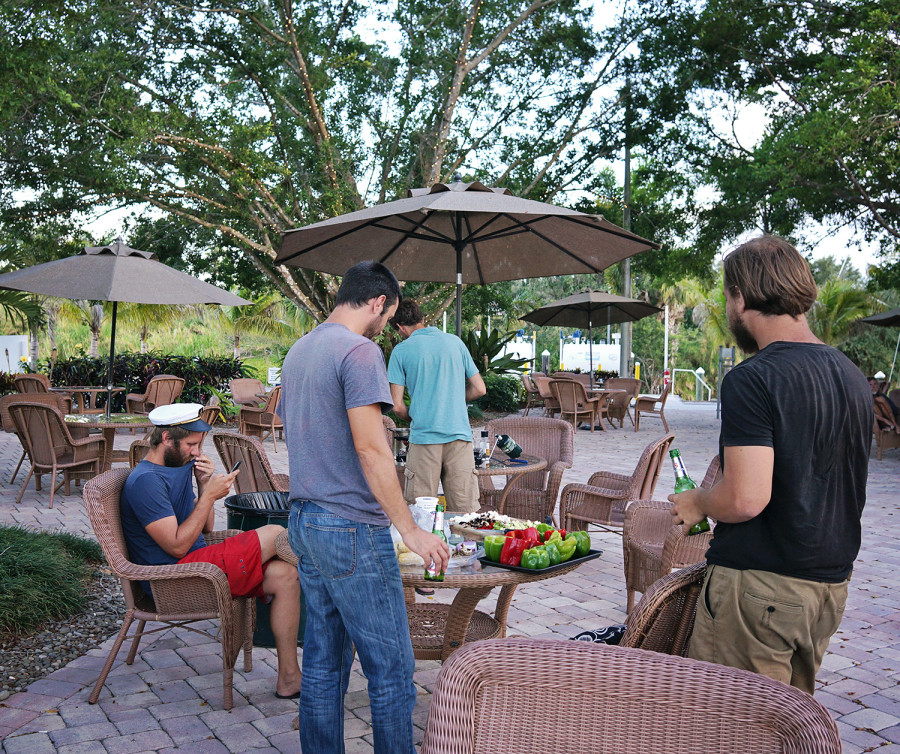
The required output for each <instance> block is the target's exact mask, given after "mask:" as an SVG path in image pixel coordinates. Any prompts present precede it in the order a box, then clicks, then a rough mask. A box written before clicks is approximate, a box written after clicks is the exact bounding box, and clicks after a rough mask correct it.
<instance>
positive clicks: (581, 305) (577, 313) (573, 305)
mask: <svg viewBox="0 0 900 754" xmlns="http://www.w3.org/2000/svg"><path fill="white" fill-rule="evenodd" d="M660 311H662V310H661V309H660V308H659V307H658V306H653V305H652V304H648V303H646V302H644V301H638V300H636V299H633V298H625V296H616V295H615V294H612V293H606V292H605V291H582V292H581V293H576V294H574V295H572V296H567V297H566V298H561V299H559V300H558V301H553V302H552V303H549V304H545V305H544V306H542V307H540V308H539V309H535V310H534V311H533V312H528V314H526V315H525V316H523V317H520V319H523V320H525V321H526V322H533V323H534V324H536V325H541V326H543V325H550V326H553V327H581V328H587V331H588V354H589V356H588V358H589V363H590V367H591V382H593V380H594V348H593V339H592V338H591V327H592V326H593V325H598V324H604V325H617V324H620V323H621V322H635V321H636V320H639V319H643V318H644V317H649V316H650V315H651V314H656V313H657V312H660Z"/></svg>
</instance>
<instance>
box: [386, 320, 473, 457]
mask: <svg viewBox="0 0 900 754" xmlns="http://www.w3.org/2000/svg"><path fill="white" fill-rule="evenodd" d="M476 374H478V368H477V367H476V366H475V362H474V361H473V360H472V355H471V354H470V353H469V349H468V348H466V344H465V343H463V342H462V341H461V340H460V339H459V338H457V337H456V336H455V335H451V334H450V333H445V332H441V331H440V330H438V329H437V328H436V327H423V328H420V329H419V330H414V331H413V333H412V335H410V336H409V337H408V338H407V339H406V340H404V341H403V342H402V343H400V344H399V345H397V346H395V347H394V350H393V351H392V352H391V363H390V364H389V365H388V381H389V382H391V383H392V384H394V385H405V386H406V389H407V390H409V397H410V405H409V416H410V419H411V422H410V430H409V441H410V442H412V443H415V444H416V445H438V444H443V443H447V442H453V441H454V440H468V441H469V442H471V441H472V429H471V427H470V426H469V413H468V410H467V409H466V380H468V379H469V378H470V377H474V376H475V375H476Z"/></svg>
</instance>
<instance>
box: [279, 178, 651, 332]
mask: <svg viewBox="0 0 900 754" xmlns="http://www.w3.org/2000/svg"><path fill="white" fill-rule="evenodd" d="M654 248H659V245H658V244H655V243H653V242H652V241H647V240H646V239H644V238H641V237H640V236H637V235H635V234H633V233H630V232H628V231H627V230H624V229H623V228H620V227H619V226H618V225H614V224H613V223H611V222H609V221H608V220H606V219H604V218H603V217H601V216H599V215H588V214H585V213H583V212H576V211H575V210H573V209H567V208H565V207H557V206H554V205H552V204H545V203H543V202H536V201H532V200H530V199H520V198H519V197H516V196H513V195H512V194H511V193H510V192H509V190H508V189H503V188H488V187H487V186H485V185H483V184H481V183H479V182H477V181H476V182H474V183H463V182H462V180H460V179H459V177H458V176H457V179H456V180H454V182H453V183H447V184H444V183H437V184H435V185H434V186H432V187H431V188H423V189H412V190H410V191H409V192H408V194H407V198H406V199H398V200H397V201H394V202H388V203H386V204H379V205H376V206H374V207H368V208H366V209H361V210H359V211H357V212H350V213H349V214H346V215H340V216H338V217H332V218H330V219H328V220H323V221H322V222H318V223H314V224H313V225H307V226H306V227H304V228H297V229H296V230H289V231H288V232H287V233H285V234H284V238H283V239H282V242H281V249H280V250H279V252H278V256H277V257H276V258H275V261H276V262H278V263H281V264H289V265H294V266H296V267H303V268H305V269H310V270H318V271H319V272H329V273H332V274H334V275H342V274H343V273H344V272H345V271H346V270H347V269H348V268H349V267H351V266H352V265H354V264H356V263H357V262H361V261H364V260H366V259H377V260H378V261H379V262H383V263H384V264H386V265H388V267H390V268H391V270H392V271H393V273H394V274H395V275H396V276H397V277H398V278H399V279H400V280H421V281H428V282H435V283H453V282H455V283H456V332H457V334H459V333H460V329H461V325H462V285H463V283H480V284H482V285H483V284H485V283H496V282H498V281H501V280H519V279H522V278H532V277H552V276H555V275H573V274H585V273H592V272H593V273H596V272H602V271H603V270H605V269H606V268H607V267H609V266H611V265H613V264H615V263H616V262H621V261H622V260H623V259H626V258H628V257H630V256H633V255H634V254H638V253H639V252H642V251H646V250H647V249H654Z"/></svg>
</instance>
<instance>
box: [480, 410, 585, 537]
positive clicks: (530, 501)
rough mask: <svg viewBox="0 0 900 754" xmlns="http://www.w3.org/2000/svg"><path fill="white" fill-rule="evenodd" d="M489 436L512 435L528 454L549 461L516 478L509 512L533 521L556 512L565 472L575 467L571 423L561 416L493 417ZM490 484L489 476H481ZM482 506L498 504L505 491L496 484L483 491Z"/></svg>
mask: <svg viewBox="0 0 900 754" xmlns="http://www.w3.org/2000/svg"><path fill="white" fill-rule="evenodd" d="M485 429H486V430H487V431H488V436H489V437H493V436H494V435H495V434H497V435H503V434H506V435H509V436H510V437H512V438H513V439H514V440H515V441H516V442H517V443H519V445H520V446H521V447H522V450H523V452H525V453H527V454H528V455H533V456H538V457H539V458H544V459H546V461H547V466H546V467H545V468H543V469H541V470H540V471H533V472H531V473H530V474H524V475H523V476H522V477H520V478H519V479H518V480H517V481H516V485H515V487H513V488H512V489H511V490H510V493H509V495H508V497H507V498H506V504H505V507H506V514H507V515H510V516H514V517H517V518H527V519H529V520H531V521H543V520H544V519H545V518H546V517H547V516H552V515H554V509H555V508H556V499H557V496H558V494H559V486H560V483H561V482H562V475H563V472H564V471H565V470H566V469H571V468H572V462H573V459H574V457H575V433H574V431H573V430H572V425H571V424H569V423H568V422H566V421H563V420H562V419H545V418H538V417H531V416H528V417H524V416H520V417H505V418H503V419H494V420H493V421H490V422H488V423H487V425H486V426H485ZM481 480H484V481H486V482H487V484H488V485H490V484H491V482H490V477H487V478H485V477H480V478H479V481H481ZM480 492H481V502H482V505H488V506H490V507H495V501H496V500H498V499H499V497H500V495H501V494H502V490H495V489H494V488H493V486H491V487H490V488H488V487H484V488H482V489H481V490H480Z"/></svg>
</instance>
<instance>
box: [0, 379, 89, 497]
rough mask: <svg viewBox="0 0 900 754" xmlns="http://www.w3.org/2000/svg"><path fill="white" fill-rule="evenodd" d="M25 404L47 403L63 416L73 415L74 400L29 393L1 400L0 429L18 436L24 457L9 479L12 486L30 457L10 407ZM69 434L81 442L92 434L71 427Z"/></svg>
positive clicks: (8, 396)
mask: <svg viewBox="0 0 900 754" xmlns="http://www.w3.org/2000/svg"><path fill="white" fill-rule="evenodd" d="M23 402H24V403H46V404H47V405H48V406H54V407H55V408H58V409H59V412H60V413H61V414H71V413H72V398H71V396H68V395H66V394H65V393H28V394H27V395H26V394H23V393H9V394H8V395H4V396H3V397H2V398H0V428H2V429H3V431H4V432H9V433H10V434H14V435H16V437H17V438H18V439H19V442H20V443H21V444H22V455H21V456H19V462H18V463H17V464H16V469H15V471H13V473H12V476H11V477H10V478H9V483H10V484H12V483H13V482H14V481H16V476H17V475H18V473H19V469H20V468H22V462H23V461H24V460H25V458H26V457H27V456H28V453H27V452H26V451H25V442H24V441H23V440H22V438H21V437H19V435H18V432H17V431H16V425H15V422H13V419H12V414H11V413H10V412H9V407H10V406H11V405H12V404H13V403H23ZM69 434H71V435H72V437H73V438H74V439H76V440H81V439H82V438H84V437H87V436H88V434H90V430H89V429H88V428H87V427H76V426H71V427H69ZM38 489H40V486H38Z"/></svg>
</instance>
